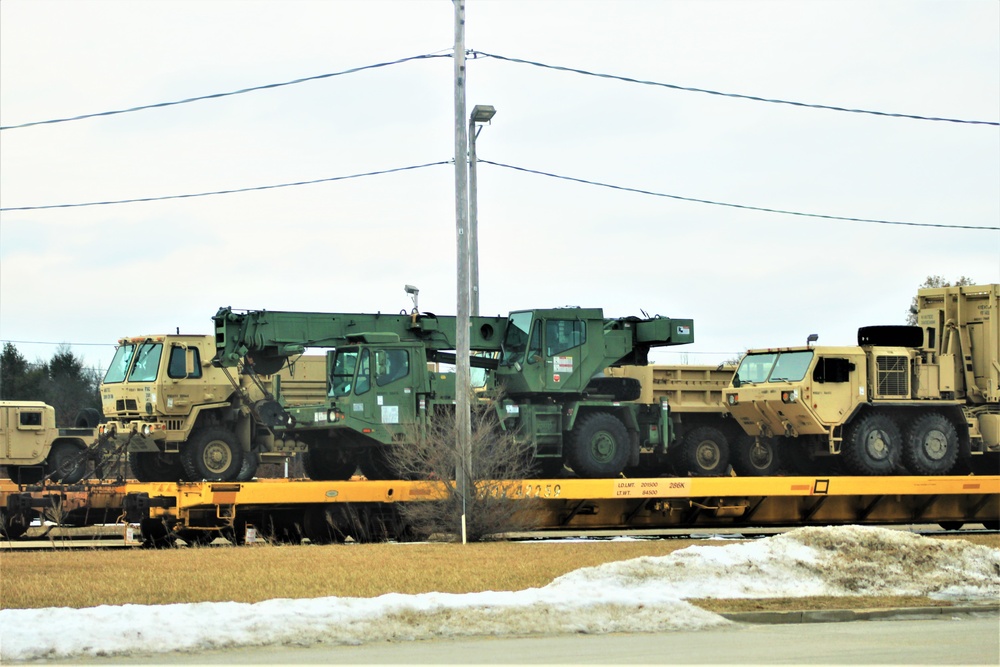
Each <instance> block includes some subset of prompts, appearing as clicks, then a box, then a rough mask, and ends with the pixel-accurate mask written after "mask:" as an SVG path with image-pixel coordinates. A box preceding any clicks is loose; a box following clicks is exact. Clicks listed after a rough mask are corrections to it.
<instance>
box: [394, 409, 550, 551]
mask: <svg viewBox="0 0 1000 667" xmlns="http://www.w3.org/2000/svg"><path fill="white" fill-rule="evenodd" d="M471 394H472V395H471V396H470V399H469V402H470V405H471V406H472V408H471V409H472V415H471V421H472V438H471V451H472V456H471V460H470V461H468V462H467V465H466V478H467V479H468V480H469V481H470V485H471V486H473V487H474V489H475V491H474V493H472V494H471V497H470V498H468V499H466V500H465V503H464V508H463V499H462V497H461V493H460V492H459V490H458V488H457V487H456V484H455V470H456V464H457V462H458V460H459V457H458V448H457V445H456V437H455V412H454V409H451V410H441V411H439V412H437V413H435V414H433V415H432V416H431V417H430V418H429V419H428V421H427V423H426V424H425V425H423V427H422V428H414V429H413V432H412V433H408V434H407V438H406V440H407V442H406V444H400V445H397V446H395V447H393V448H392V449H391V450H390V451H389V452H387V454H386V459H387V463H388V464H389V465H390V466H391V467H392V468H394V469H395V471H396V472H397V473H398V474H399V475H400V476H401V477H403V478H406V479H421V480H428V483H434V484H441V485H443V487H444V490H445V497H444V498H443V499H441V500H429V501H422V502H411V503H405V504H403V505H402V506H401V507H400V512H401V513H402V515H403V519H404V520H405V521H406V523H407V524H408V525H409V526H410V527H412V528H413V530H414V532H415V533H417V534H423V535H430V534H434V533H444V534H455V533H456V532H458V527H459V526H460V523H461V516H462V514H463V509H464V510H465V511H464V513H465V515H466V525H465V529H466V536H467V539H468V540H469V541H480V540H483V539H485V538H487V537H488V536H490V535H496V534H498V533H504V532H510V531H516V530H523V529H524V528H526V526H527V524H526V521H525V519H526V516H527V513H528V510H530V509H531V507H530V505H531V504H532V501H531V500H529V499H527V498H523V497H522V494H523V484H521V483H520V480H524V479H527V478H530V477H532V476H533V474H534V472H535V466H534V463H533V461H532V453H533V451H534V446H533V444H532V443H531V442H525V441H523V440H520V439H518V438H515V437H514V435H513V434H512V433H510V432H508V431H504V430H503V429H502V428H501V426H500V420H499V419H498V417H497V412H496V406H498V405H500V404H501V401H500V397H499V396H498V395H493V396H489V397H485V396H483V395H482V394H480V393H478V392H471Z"/></svg>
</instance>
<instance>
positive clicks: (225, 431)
mask: <svg viewBox="0 0 1000 667" xmlns="http://www.w3.org/2000/svg"><path fill="white" fill-rule="evenodd" d="M214 354H215V340H214V338H213V337H212V336H210V335H182V334H177V335H160V336H139V337H135V338H123V339H121V340H119V341H118V349H117V350H116V352H115V356H114V359H113V360H112V361H111V365H110V367H109V368H108V372H107V374H106V375H105V376H104V381H103V382H102V384H101V401H102V407H103V412H104V416H105V418H106V419H107V420H108V421H107V423H105V424H103V425H102V426H101V427H100V428H101V429H102V430H103V432H105V433H107V434H108V436H109V437H110V438H111V441H112V442H113V443H114V444H115V445H116V446H119V447H122V448H124V449H125V450H126V451H127V452H128V461H129V465H130V467H131V469H132V474H133V476H135V477H136V478H137V479H138V480H140V481H146V482H156V481H178V480H186V481H199V480H212V481H235V480H242V481H245V480H248V479H251V478H252V477H253V475H254V473H255V472H256V469H257V465H258V464H259V463H260V462H261V461H262V460H265V461H266V460H284V458H285V457H287V456H291V455H293V454H295V453H296V452H299V451H304V447H305V445H304V444H302V443H299V442H297V441H295V440H294V439H287V440H283V439H281V438H278V439H275V437H274V431H273V427H274V426H276V425H278V424H279V423H282V422H283V421H284V420H285V419H287V414H285V413H284V411H283V409H282V407H281V406H283V405H297V404H302V403H320V402H322V401H324V400H325V399H326V359H325V357H323V356H300V357H298V358H295V359H294V360H291V361H290V362H289V363H288V364H286V365H285V366H284V367H283V368H282V369H281V370H280V371H279V372H277V373H275V374H274V375H267V376H252V375H248V374H242V373H240V372H239V370H238V369H222V368H217V367H214V366H212V364H211V359H212V357H213V356H214ZM268 396H270V397H273V398H276V399H277V401H274V400H265V399H266V398H268Z"/></svg>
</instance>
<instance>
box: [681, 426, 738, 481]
mask: <svg viewBox="0 0 1000 667" xmlns="http://www.w3.org/2000/svg"><path fill="white" fill-rule="evenodd" d="M673 463H674V469H675V470H676V471H677V474H678V475H692V476H694V477H716V476H719V475H724V474H725V473H726V471H727V470H728V469H729V440H727V439H726V435H725V434H724V433H723V432H722V430H721V429H718V428H716V427H714V426H699V427H697V428H694V429H691V431H690V432H689V433H688V434H687V435H685V436H684V440H683V441H682V442H681V446H680V448H679V449H678V450H677V451H676V454H675V457H674V462H673Z"/></svg>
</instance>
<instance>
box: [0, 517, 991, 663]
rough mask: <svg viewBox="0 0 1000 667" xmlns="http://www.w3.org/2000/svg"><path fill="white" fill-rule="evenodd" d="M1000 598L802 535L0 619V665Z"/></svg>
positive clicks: (659, 625) (893, 540)
mask: <svg viewBox="0 0 1000 667" xmlns="http://www.w3.org/2000/svg"><path fill="white" fill-rule="evenodd" d="M812 595H830V596H851V595H865V596H872V595H930V596H934V597H941V598H957V597H961V598H964V599H979V598H985V599H997V598H998V597H1000V549H990V548H987V547H982V546H976V545H972V544H969V543H968V542H964V541H958V540H956V541H944V540H933V539H928V538H923V537H920V536H917V535H911V534H909V533H903V532H898V531H892V530H886V529H883V528H867V527H858V526H848V527H836V528H800V529H797V530H794V531H791V532H788V533H785V534H783V535H777V536H774V537H770V538H767V539H762V540H758V541H754V542H747V543H741V544H727V545H724V546H694V547H689V548H687V549H682V550H679V551H676V552H674V553H672V554H670V555H668V556H662V557H655V558H654V557H644V558H637V559H633V560H628V561H622V562H617V563H608V564H605V565H600V566H597V567H590V568H583V569H580V570H576V571H574V572H571V573H569V574H566V575H564V576H562V577H559V578H557V579H555V580H554V581H553V582H552V583H551V584H549V585H547V586H544V587H542V588H532V589H527V590H523V591H515V592H510V591H499V592H494V591H490V592H483V593H469V594H465V595H455V594H445V593H426V594H422V595H399V594H389V595H383V596H380V597H377V598H340V597H326V598H316V599H304V600H287V599H284V600H267V601H264V602H259V603H256V604H245V603H236V602H221V603H219V602H205V603H198V604H176V605H151V606H142V605H123V606H117V607H111V606H103V607H93V608H88V609H67V608H47V609H8V610H2V611H0V662H8V661H12V660H34V659H48V660H65V659H68V658H73V657H76V656H107V655H129V654H133V653H134V654H140V653H149V652H154V653H155V652H166V651H177V650H189V651H202V650H211V649H222V648H228V647H236V646H262V645H268V644H285V645H302V646H307V645H311V644H315V643H321V642H327V643H343V644H359V643H363V642H375V641H386V640H414V639H432V638H439V637H462V636H471V635H528V634H555V633H567V632H585V633H599V632H664V631H671V630H682V629H683V630H691V629H698V628H704V627H709V626H715V625H721V624H725V623H727V621H726V620H725V619H723V618H722V617H721V616H718V615H717V614H713V613H710V612H706V611H704V610H702V609H699V608H697V607H695V606H693V605H690V604H688V603H687V602H685V600H686V599H689V598H708V597H724V598H759V597H801V596H812Z"/></svg>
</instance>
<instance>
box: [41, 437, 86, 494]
mask: <svg viewBox="0 0 1000 667" xmlns="http://www.w3.org/2000/svg"><path fill="white" fill-rule="evenodd" d="M45 471H46V475H48V477H49V479H51V480H53V481H55V482H61V483H63V484H76V483H77V482H79V481H80V480H81V479H83V476H84V475H86V474H87V450H85V449H84V448H83V447H80V446H79V445H74V444H72V443H69V442H57V443H56V444H54V445H52V449H51V450H50V451H49V458H48V461H47V462H46V466H45Z"/></svg>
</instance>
